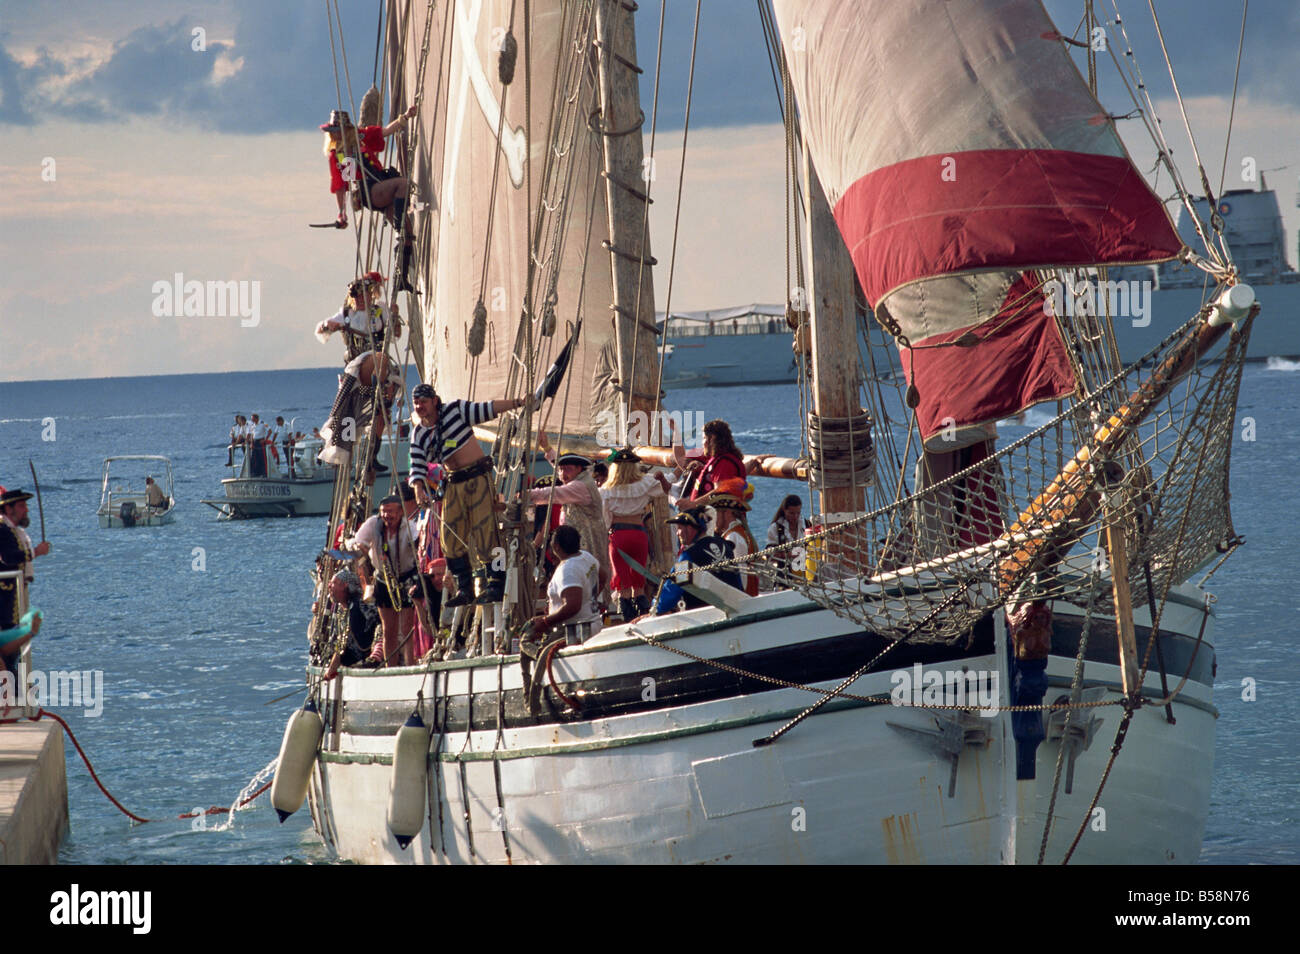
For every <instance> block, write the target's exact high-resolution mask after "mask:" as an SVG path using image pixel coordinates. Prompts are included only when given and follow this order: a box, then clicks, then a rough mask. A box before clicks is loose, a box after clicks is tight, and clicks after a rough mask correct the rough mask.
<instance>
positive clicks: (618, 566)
mask: <svg viewBox="0 0 1300 954" xmlns="http://www.w3.org/2000/svg"><path fill="white" fill-rule="evenodd" d="M607 462H608V464H609V477H608V478H607V479H606V481H605V483H604V484H603V485H602V486H601V488H600V497H601V503H602V506H603V508H604V513H605V522H606V523H607V524H608V525H609V562H610V565H611V566H613V568H614V579H613V580H612V582H611V583H610V587H611V589H612V590H613V595H614V597H615V599H617V600H618V609H619V613H620V614H621V615H622V617H623V619H624V620H625V621H630V620H633V619H635V618H636V617H638V616H644V615H645V614H646V613H648V612H649V611H650V599H649V597H647V596H646V595H645V594H644V593H643V592H642V589H643V587H644V586H645V577H643V576H642V575H641V574H640V573H639V572H638V571H637V570H634V569H633V568H632V567H631V565H630V564H629V563H628V562H627V561H626V560H625V559H623V554H624V553H626V554H627V555H628V556H630V557H631V558H632V559H633V560H636V561H637V562H638V563H640V564H641V565H642V566H649V565H650V534H649V532H648V531H647V529H646V526H645V524H644V523H643V522H642V517H643V516H644V515H645V513H646V510H647V509H648V508H650V507H652V506H653V501H654V499H655V498H656V497H663V496H665V495H666V494H667V493H668V486H669V484H668V477H667V476H666V475H665V474H663V473H662V472H658V471H656V472H652V473H648V474H644V475H642V474H641V473H639V468H638V464H639V463H640V458H639V457H637V456H636V454H634V453H632V451H631V449H630V448H624V449H623V450H620V451H616V452H615V453H613V454H611V455H610V456H609V458H608V461H607Z"/></svg>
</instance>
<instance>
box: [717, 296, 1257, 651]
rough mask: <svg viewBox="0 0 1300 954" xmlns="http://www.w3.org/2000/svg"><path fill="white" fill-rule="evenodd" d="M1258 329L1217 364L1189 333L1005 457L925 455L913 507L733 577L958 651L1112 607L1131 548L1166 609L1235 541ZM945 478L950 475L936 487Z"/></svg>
mask: <svg viewBox="0 0 1300 954" xmlns="http://www.w3.org/2000/svg"><path fill="white" fill-rule="evenodd" d="M1252 318H1253V316H1252V317H1249V318H1246V319H1244V320H1243V321H1242V322H1241V323H1240V324H1241V327H1240V329H1239V330H1237V331H1234V332H1230V333H1229V334H1228V335H1227V337H1228V339H1229V340H1228V342H1227V345H1226V347H1224V348H1223V349H1222V353H1221V354H1220V355H1219V357H1218V359H1217V360H1216V361H1213V362H1203V363H1200V364H1199V365H1198V364H1195V358H1194V354H1195V352H1194V351H1193V350H1191V345H1192V339H1193V338H1194V336H1195V332H1194V331H1192V326H1193V324H1194V322H1189V323H1188V325H1187V326H1185V329H1184V333H1183V335H1182V337H1181V338H1175V336H1172V335H1171V336H1170V339H1167V341H1166V343H1165V344H1166V345H1168V343H1169V341H1174V344H1173V345H1172V346H1170V347H1169V348H1168V350H1167V351H1165V352H1164V353H1162V352H1161V351H1160V349H1157V351H1155V352H1152V354H1151V355H1149V356H1148V357H1147V358H1146V359H1144V360H1143V361H1141V362H1138V363H1137V364H1135V365H1133V366H1131V367H1129V368H1128V369H1126V370H1125V371H1123V372H1120V373H1119V374H1117V375H1115V377H1113V378H1112V379H1111V380H1110V381H1107V382H1106V383H1105V384H1104V385H1103V386H1102V387H1099V388H1098V389H1097V390H1096V391H1094V392H1093V393H1092V394H1090V395H1089V396H1088V397H1087V398H1084V399H1083V400H1080V401H1077V402H1076V403H1074V404H1073V405H1072V406H1070V407H1069V408H1068V409H1067V410H1065V411H1064V412H1063V413H1062V414H1060V415H1059V416H1058V417H1056V418H1055V419H1054V420H1052V421H1051V422H1049V423H1048V424H1046V425H1045V426H1043V427H1041V428H1039V429H1038V430H1036V431H1034V432H1033V433H1031V434H1028V435H1026V436H1025V437H1023V438H1021V439H1019V440H1017V441H1015V442H1014V443H1012V444H1010V445H1008V446H1006V447H1004V448H1002V449H1001V450H997V451H996V452H993V453H988V448H987V446H986V445H980V446H977V447H974V448H966V449H964V450H962V451H957V452H949V453H948V454H944V455H931V454H927V455H926V457H927V461H923V462H922V466H919V467H918V475H917V485H918V486H920V487H922V489H921V490H920V491H919V492H917V493H915V494H913V495H912V496H910V497H906V498H904V499H901V500H899V501H897V502H896V503H894V504H892V505H891V506H888V507H885V508H882V509H879V510H876V511H873V512H871V513H868V514H865V515H863V516H861V517H858V518H856V519H854V520H852V521H851V522H848V523H844V524H841V525H839V526H836V527H834V528H832V529H830V530H827V531H823V532H821V533H818V534H816V535H813V536H808V537H805V538H804V539H803V540H796V541H793V542H791V543H787V544H783V545H780V546H776V547H770V548H768V549H766V550H762V551H760V552H759V553H757V554H754V555H752V556H748V557H744V558H741V559H738V560H733V561H729V562H728V563H727V564H726V565H727V566H731V567H734V568H736V569H738V570H740V571H742V572H756V573H758V574H759V576H760V580H761V581H763V582H765V583H766V584H767V585H768V586H771V587H780V588H792V589H796V590H799V591H801V592H803V593H805V594H806V595H807V596H808V597H810V598H811V599H812V600H813V601H815V602H816V603H818V604H820V605H821V606H824V607H826V608H827V609H830V610H833V611H834V612H835V613H837V614H839V615H840V616H843V617H847V618H849V619H852V620H855V621H856V622H858V623H861V624H862V625H863V626H864V627H867V628H869V629H871V630H872V631H874V632H877V633H881V634H884V635H888V636H892V637H895V638H899V639H901V638H908V639H909V640H910V641H913V642H928V643H939V642H955V641H958V640H960V639H961V638H962V637H963V636H966V635H967V634H969V632H970V631H971V629H972V627H973V625H974V624H975V623H976V622H977V621H978V620H980V619H981V618H982V617H984V616H986V615H988V614H989V613H990V612H991V611H993V610H994V609H997V608H999V607H1002V606H1006V605H1007V604H1020V603H1025V602H1027V601H1030V600H1053V599H1055V600H1067V601H1069V602H1072V603H1075V604H1077V605H1081V606H1082V605H1087V604H1089V603H1093V604H1094V605H1099V604H1098V601H1099V600H1101V599H1105V600H1107V601H1109V594H1110V590H1111V571H1110V566H1111V545H1112V544H1111V541H1118V540H1121V539H1122V541H1123V546H1124V549H1125V553H1124V557H1125V559H1126V562H1127V566H1128V568H1129V574H1128V575H1129V581H1130V589H1131V594H1132V600H1133V604H1134V605H1135V606H1140V605H1144V604H1146V603H1147V602H1148V599H1149V596H1148V594H1149V593H1150V594H1151V595H1153V596H1154V598H1155V600H1156V602H1157V604H1162V603H1163V601H1164V598H1165V596H1166V594H1167V593H1168V590H1169V588H1170V587H1171V586H1174V585H1177V584H1178V583H1180V582H1182V581H1184V580H1186V579H1187V577H1188V576H1189V575H1190V574H1191V573H1193V572H1194V571H1195V570H1196V569H1197V568H1198V567H1200V566H1202V565H1204V564H1205V563H1206V562H1207V561H1208V560H1209V559H1211V558H1212V557H1213V556H1214V555H1215V553H1216V548H1219V547H1221V544H1222V542H1223V541H1225V540H1227V539H1229V538H1230V537H1231V536H1232V523H1231V516H1230V514H1229V509H1228V498H1229V493H1228V469H1229V454H1230V450H1231V444H1232V436H1233V430H1234V421H1235V414H1236V406H1237V391H1238V387H1239V385H1240V381H1241V373H1242V362H1243V359H1244V355H1245V348H1246V340H1247V338H1248V337H1249V326H1250V323H1251V320H1252ZM1220 344H1221V343H1220ZM1189 366H1190V371H1187V372H1186V373H1185V376H1180V372H1182V371H1185V370H1186V369H1187V368H1188V367H1189ZM963 455H964V456H963ZM941 458H943V459H941ZM976 458H982V459H976ZM943 466H947V467H948V473H950V474H951V476H947V477H945V478H944V479H940V480H936V479H934V478H933V475H934V474H935V473H936V472H939V471H940V470H941V469H942V467H943ZM956 468H960V469H956ZM954 469H956V472H955V473H954V472H953V471H954ZM1108 527H1109V528H1111V529H1110V532H1109V533H1108V532H1107V528H1108ZM1148 572H1149V574H1150V583H1151V585H1150V587H1148V582H1147V579H1148V577H1147V573H1148Z"/></svg>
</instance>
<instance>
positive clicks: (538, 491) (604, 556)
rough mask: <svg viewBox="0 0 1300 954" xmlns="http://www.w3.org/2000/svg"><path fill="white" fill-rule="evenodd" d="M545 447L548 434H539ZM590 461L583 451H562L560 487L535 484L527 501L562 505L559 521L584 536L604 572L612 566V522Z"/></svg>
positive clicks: (607, 574)
mask: <svg viewBox="0 0 1300 954" xmlns="http://www.w3.org/2000/svg"><path fill="white" fill-rule="evenodd" d="M539 443H540V444H541V446H542V448H543V450H548V448H547V447H546V444H545V435H542V436H541V437H540V438H539ZM590 467H591V461H589V460H588V459H587V458H585V457H583V456H582V455H581V454H561V455H560V456H559V457H558V458H556V460H555V473H556V475H557V476H558V477H559V478H560V481H561V483H560V485H559V486H558V487H535V488H533V489H532V490H530V491H528V492H527V501H528V503H530V504H532V505H534V506H537V505H539V504H540V505H546V504H552V505H559V506H560V524H561V525H562V526H567V527H573V528H574V529H575V530H577V531H578V534H579V536H580V537H581V539H582V549H584V550H586V551H587V552H588V553H590V554H591V555H592V556H594V557H595V558H596V561H597V562H598V563H599V564H600V568H601V570H602V571H603V573H604V578H605V579H606V580H608V579H609V578H610V577H611V575H612V574H611V573H610V569H609V525H608V524H607V523H606V522H605V507H604V501H603V500H602V498H601V495H600V488H599V487H597V486H596V481H595V480H593V479H592V476H591V473H590V471H589V469H588V468H590Z"/></svg>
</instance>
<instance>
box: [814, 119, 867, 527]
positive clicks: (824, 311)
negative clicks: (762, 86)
mask: <svg viewBox="0 0 1300 954" xmlns="http://www.w3.org/2000/svg"><path fill="white" fill-rule="evenodd" d="M803 178H804V195H806V196H807V197H808V248H809V250H810V252H811V255H810V258H811V262H810V266H809V268H808V289H807V291H808V303H809V308H810V311H811V315H812V370H813V411H814V412H815V413H816V414H817V415H818V416H820V417H823V418H839V419H841V420H845V419H848V418H853V417H856V416H857V415H859V414H861V413H862V408H861V406H860V403H859V400H858V381H859V378H860V377H861V369H860V368H859V366H858V326H857V319H856V307H857V304H856V301H855V296H854V293H853V291H854V289H853V260H852V259H851V258H850V257H849V250H848V248H846V247H845V245H844V239H843V237H842V236H841V235H840V230H839V226H838V225H836V224H835V217H834V215H832V213H831V207H830V203H828V202H827V201H826V193H825V192H823V191H822V185H821V181H820V180H819V179H818V178H817V172H816V170H815V169H814V168H813V164H812V158H811V157H810V156H809V155H808V149H807V145H806V144H805V146H804V149H803ZM819 494H820V497H821V501H820V502H821V507H820V512H821V513H823V514H829V513H836V514H842V513H860V512H861V511H862V509H863V504H864V502H865V499H866V496H865V495H866V488H865V487H861V486H853V485H847V486H832V487H828V486H825V484H824V483H823V486H822V487H821V489H820V491H819Z"/></svg>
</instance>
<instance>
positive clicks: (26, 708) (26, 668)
mask: <svg viewBox="0 0 1300 954" xmlns="http://www.w3.org/2000/svg"><path fill="white" fill-rule="evenodd" d="M0 580H13V581H14V582H15V583H17V584H18V615H19V616H20V617H21V616H22V615H23V614H24V613H26V612H27V610H28V609H30V607H29V606H28V605H27V577H26V575H25V573H24V571H23V570H22V569H17V570H5V571H4V572H2V573H0ZM31 671H32V644H31V642H30V641H29V642H28V643H27V645H26V646H24V647H23V648H22V649H21V650H20V651H19V653H18V674H17V676H16V677H15V682H14V686H13V690H14V692H15V694H16V695H17V698H19V699H22V700H23V703H24V704H23V705H21V706H18V707H17V711H18V712H21V713H22V718H24V719H30V718H33V717H35V715H36V712H37V710H38V708H39V707H38V706H32V705H27V687H26V686H19V682H21V681H25V680H26V678H27V673H29V672H31ZM14 715H15V712H13V711H11V712H9V714H8V715H7V716H6V718H13V717H14Z"/></svg>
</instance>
